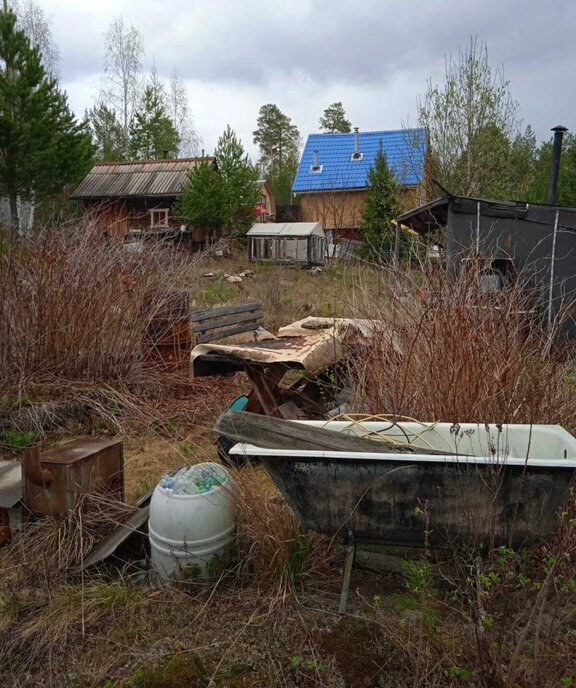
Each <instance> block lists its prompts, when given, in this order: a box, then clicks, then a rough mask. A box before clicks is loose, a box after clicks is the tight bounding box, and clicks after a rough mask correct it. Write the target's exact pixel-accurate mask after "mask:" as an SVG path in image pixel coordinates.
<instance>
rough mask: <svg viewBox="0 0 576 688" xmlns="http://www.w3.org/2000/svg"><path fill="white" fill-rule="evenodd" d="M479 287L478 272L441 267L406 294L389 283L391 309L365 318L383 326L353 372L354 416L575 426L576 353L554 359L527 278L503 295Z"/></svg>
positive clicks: (429, 270) (555, 354)
mask: <svg viewBox="0 0 576 688" xmlns="http://www.w3.org/2000/svg"><path fill="white" fill-rule="evenodd" d="M479 285H480V283H479V276H478V273H477V272H476V271H475V270H474V269H470V270H466V271H464V270H463V271H462V272H461V273H460V275H459V276H457V277H456V278H450V277H449V275H448V274H447V272H446V271H444V270H443V269H442V268H440V267H438V266H428V267H424V269H423V271H422V272H420V273H418V274H417V277H416V279H412V280H410V281H409V283H408V288H406V282H404V284H402V285H400V284H399V282H398V280H391V281H390V286H389V287H388V288H387V290H386V293H387V299H386V305H385V306H384V307H374V306H370V307H369V308H368V309H367V310H366V315H367V316H370V317H372V318H375V319H377V320H379V321H381V323H382V325H381V326H380V327H379V328H377V329H376V333H375V339H374V342H373V345H372V346H371V348H370V349H369V351H368V354H367V355H366V356H365V357H363V358H362V359H361V360H360V361H359V362H357V363H356V364H355V372H354V379H355V380H357V381H358V382H357V384H356V394H355V410H358V411H362V412H364V411H365V412H369V413H390V414H397V415H398V416H401V415H402V416H409V417H414V418H418V419H419V420H422V421H449V422H478V423H489V422H490V423H561V424H564V425H565V426H566V427H568V428H569V429H575V428H576V404H575V403H574V401H575V396H574V384H573V381H574V377H573V372H574V370H573V369H574V356H573V353H571V352H567V351H562V352H560V351H556V352H554V351H553V353H552V354H550V341H551V340H550V333H549V332H545V331H543V330H542V329H540V327H539V325H538V322H537V320H536V315H535V309H534V302H533V299H532V295H531V293H530V291H529V290H527V289H524V288H523V285H522V281H521V280H520V279H519V280H518V281H517V283H516V285H515V286H510V287H509V288H508V289H506V290H504V291H502V292H499V293H483V292H482V290H481V289H480V288H479ZM559 325H560V323H556V327H558V326H559ZM560 354H562V355H560Z"/></svg>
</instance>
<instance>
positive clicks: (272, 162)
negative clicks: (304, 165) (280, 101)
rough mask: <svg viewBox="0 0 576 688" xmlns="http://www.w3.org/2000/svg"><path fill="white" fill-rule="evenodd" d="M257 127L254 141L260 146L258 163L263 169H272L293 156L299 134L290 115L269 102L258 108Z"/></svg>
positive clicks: (296, 148)
mask: <svg viewBox="0 0 576 688" xmlns="http://www.w3.org/2000/svg"><path fill="white" fill-rule="evenodd" d="M257 125H258V128H257V129H256V130H255V131H254V132H253V136H254V143H256V144H258V147H259V148H260V165H261V167H262V169H263V170H273V169H274V168H276V167H281V166H282V163H283V162H284V161H285V160H286V159H287V158H291V157H293V156H294V154H295V153H297V151H298V146H299V145H300V134H299V133H298V128H297V127H296V125H295V124H292V120H291V119H290V117H288V116H287V115H285V114H284V113H283V112H281V111H280V109H279V108H278V106H277V105H273V104H272V103H269V104H268V105H263V106H262V107H261V108H260V112H259V114H258V120H257Z"/></svg>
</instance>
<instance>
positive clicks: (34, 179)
mask: <svg viewBox="0 0 576 688" xmlns="http://www.w3.org/2000/svg"><path fill="white" fill-rule="evenodd" d="M0 150H1V151H2V155H0V194H1V195H3V196H7V197H8V199H9V201H10V215H11V230H12V231H11V241H12V243H13V244H15V243H17V242H18V240H19V230H20V226H19V224H20V223H19V217H18V197H20V198H21V199H25V200H34V201H37V200H40V199H41V198H42V197H46V196H48V195H50V194H53V193H56V192H58V191H60V190H62V188H63V186H65V185H67V184H73V183H75V182H77V181H78V180H79V179H81V178H82V177H83V176H84V175H85V174H86V172H87V170H88V169H89V168H90V165H91V164H92V155H93V148H92V143H91V138H90V134H89V132H88V130H87V126H86V123H85V122H81V123H79V122H78V121H77V120H76V118H75V117H74V115H73V114H72V112H71V110H70V108H69V106H68V100H67V97H66V95H65V94H64V93H62V92H61V91H60V90H59V88H58V86H57V82H56V81H55V80H54V79H52V78H51V77H49V76H48V75H47V73H46V70H45V68H44V66H43V64H42V58H41V55H40V52H39V50H38V48H35V47H32V46H31V45H30V41H29V40H28V38H27V37H26V35H25V34H24V32H23V31H20V30H18V29H17V28H16V15H15V14H14V13H13V12H12V11H11V10H8V9H6V7H5V8H4V9H3V10H1V11H0Z"/></svg>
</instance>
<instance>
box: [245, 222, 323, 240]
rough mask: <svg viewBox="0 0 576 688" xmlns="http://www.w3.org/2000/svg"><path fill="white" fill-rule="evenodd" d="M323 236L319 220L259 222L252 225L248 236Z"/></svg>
mask: <svg viewBox="0 0 576 688" xmlns="http://www.w3.org/2000/svg"><path fill="white" fill-rule="evenodd" d="M311 234H319V235H321V236H324V230H323V229H322V225H321V224H320V223H319V222H260V223H257V224H255V225H253V227H252V229H251V230H250V231H249V232H248V236H300V237H303V236H310V235H311Z"/></svg>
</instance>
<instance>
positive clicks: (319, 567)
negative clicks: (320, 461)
mask: <svg viewBox="0 0 576 688" xmlns="http://www.w3.org/2000/svg"><path fill="white" fill-rule="evenodd" d="M233 479H234V483H235V486H236V505H237V522H238V536H237V551H238V555H239V562H240V565H239V569H238V572H239V574H240V575H241V576H242V577H243V578H246V579H247V580H251V581H252V582H255V583H257V584H258V585H263V586H268V587H269V588H271V589H273V590H276V591H277V594H279V595H280V596H281V597H285V596H286V595H288V594H289V593H291V592H292V591H293V590H294V589H295V588H296V587H299V586H300V585H301V583H302V582H303V581H304V580H305V579H309V578H311V577H314V578H315V579H316V580H317V579H318V577H321V576H322V575H323V574H325V573H326V566H327V561H328V553H329V550H330V545H331V541H330V540H329V538H325V537H322V536H320V535H318V534H316V533H312V532H310V531H308V530H306V529H305V528H303V527H302V525H301V524H300V523H299V521H298V519H297V518H296V516H295V514H294V512H293V511H292V510H291V509H290V507H289V506H288V504H287V503H286V500H285V499H284V498H283V497H282V495H281V494H280V491H279V490H278V488H277V487H276V486H275V485H274V483H273V482H272V480H271V478H270V476H269V475H268V473H267V472H266V471H265V470H264V469H263V468H262V467H258V466H256V467H255V466H253V465H252V464H248V465H246V466H245V467H244V468H242V469H239V470H236V471H234V472H233Z"/></svg>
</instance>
